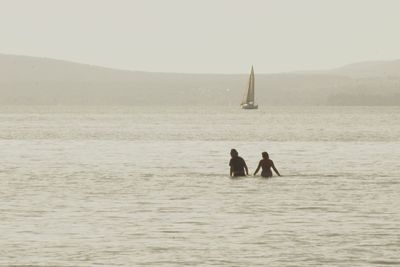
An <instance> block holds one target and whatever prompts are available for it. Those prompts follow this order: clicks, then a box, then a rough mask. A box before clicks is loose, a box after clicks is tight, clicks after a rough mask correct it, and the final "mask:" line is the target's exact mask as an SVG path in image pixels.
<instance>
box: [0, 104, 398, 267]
mask: <svg viewBox="0 0 400 267" xmlns="http://www.w3.org/2000/svg"><path fill="white" fill-rule="evenodd" d="M231 148H236V149H237V150H238V151H239V154H240V156H242V157H243V158H244V159H245V160H246V162H247V165H248V166H249V168H250V172H254V170H255V168H256V167H257V164H258V161H259V160H260V159H261V152H263V151H268V152H269V154H270V157H271V158H272V159H273V160H274V162H275V165H276V167H277V168H278V170H279V171H280V172H281V174H282V175H283V176H282V177H277V176H274V177H273V178H271V179H264V178H260V177H259V176H258V177H253V176H248V177H245V178H240V179H232V178H230V177H229V166H228V162H229V159H230V155H229V152H230V149H231ZM0 160H1V161H0V266H10V265H15V266H101V265H103V266H196V265H197V266H388V265H400V256H399V255H400V193H399V192H400V107H261V108H260V109H259V110H241V109H239V108H238V107H78V106H75V107H62V106H53V107H37V106H19V107H16V106H13V107H4V106H3V107H0Z"/></svg>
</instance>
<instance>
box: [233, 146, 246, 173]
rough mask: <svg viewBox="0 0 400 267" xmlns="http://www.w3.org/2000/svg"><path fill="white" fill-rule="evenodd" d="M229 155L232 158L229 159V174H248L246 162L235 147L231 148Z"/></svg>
mask: <svg viewBox="0 0 400 267" xmlns="http://www.w3.org/2000/svg"><path fill="white" fill-rule="evenodd" d="M231 157H232V158H231V160H230V161H229V166H230V167H231V171H230V176H235V177H238V176H246V175H249V169H248V168H247V165H246V162H245V161H244V159H243V158H241V157H239V153H238V152H237V151H236V149H231ZM245 171H246V172H245Z"/></svg>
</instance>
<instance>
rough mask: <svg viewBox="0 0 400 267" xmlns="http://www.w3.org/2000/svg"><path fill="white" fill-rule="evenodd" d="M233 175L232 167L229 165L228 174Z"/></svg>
mask: <svg viewBox="0 0 400 267" xmlns="http://www.w3.org/2000/svg"><path fill="white" fill-rule="evenodd" d="M232 175H233V168H232V167H231V168H230V172H229V176H232Z"/></svg>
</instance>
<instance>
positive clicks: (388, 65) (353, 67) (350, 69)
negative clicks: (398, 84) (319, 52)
mask: <svg viewBox="0 0 400 267" xmlns="http://www.w3.org/2000/svg"><path fill="white" fill-rule="evenodd" d="M299 73H303V74H307V73H308V74H327V75H340V76H347V77H352V78H391V77H399V76H400V60H393V61H366V62H358V63H353V64H349V65H345V66H343V67H340V68H335V69H332V70H325V71H305V72H299Z"/></svg>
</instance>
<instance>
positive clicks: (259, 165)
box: [254, 162, 261, 176]
mask: <svg viewBox="0 0 400 267" xmlns="http://www.w3.org/2000/svg"><path fill="white" fill-rule="evenodd" d="M260 168H261V162H260V163H258V167H257V169H256V171H255V172H254V176H255V175H256V174H257V172H258V171H259V170H260Z"/></svg>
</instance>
